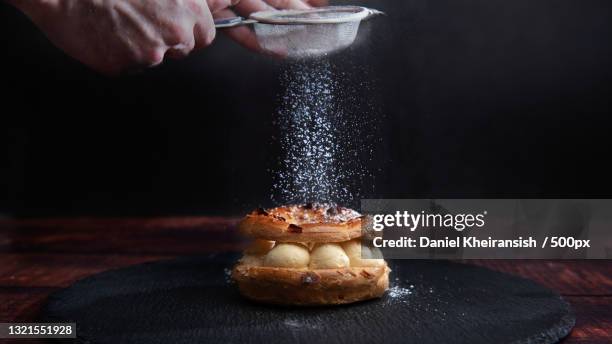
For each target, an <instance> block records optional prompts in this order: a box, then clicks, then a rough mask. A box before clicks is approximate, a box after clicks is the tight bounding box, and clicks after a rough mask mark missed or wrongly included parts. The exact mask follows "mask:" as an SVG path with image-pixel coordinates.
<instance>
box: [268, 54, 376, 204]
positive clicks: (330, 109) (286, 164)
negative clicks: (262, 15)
mask: <svg viewBox="0 0 612 344" xmlns="http://www.w3.org/2000/svg"><path fill="white" fill-rule="evenodd" d="M355 79H359V77H358V78H355V76H354V75H350V76H349V75H347V73H346V72H342V71H340V70H339V69H338V68H337V67H336V65H335V64H334V63H333V62H331V61H330V60H327V59H324V60H316V61H300V62H296V63H293V64H289V65H287V68H286V69H285V70H284V72H283V74H282V75H281V84H282V86H283V88H284V94H283V95H282V97H281V99H280V106H279V109H278V112H277V120H276V126H277V128H278V131H279V134H278V138H277V140H278V142H279V143H280V149H281V152H280V157H279V160H278V161H277V162H276V166H275V168H274V169H273V171H272V172H273V181H274V184H273V187H272V201H273V202H275V203H277V204H289V203H307V202H328V203H337V204H341V205H344V206H356V205H358V201H359V199H360V198H361V197H362V196H363V191H364V185H369V186H370V187H373V185H374V183H373V181H372V179H373V178H374V175H373V174H372V173H371V172H370V167H369V165H370V162H371V161H370V160H371V158H372V154H373V150H372V146H373V141H374V140H372V136H373V135H375V132H376V128H377V126H376V123H375V122H376V121H375V111H373V107H372V106H371V105H370V104H369V103H368V101H367V99H365V97H363V96H362V94H360V92H362V91H364V90H366V91H367V90H368V88H369V85H368V84H367V81H366V80H361V81H360V82H358V83H357V84H355ZM361 79H363V78H361Z"/></svg>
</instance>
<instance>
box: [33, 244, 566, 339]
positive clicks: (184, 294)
mask: <svg viewBox="0 0 612 344" xmlns="http://www.w3.org/2000/svg"><path fill="white" fill-rule="evenodd" d="M234 259H235V256H228V255H222V256H209V257H201V258H193V257H192V258H183V259H178V260H172V261H162V262H155V263H148V264H143V265H137V266H133V267H129V268H124V269H120V270H113V271H108V272H105V273H101V274H98V275H95V276H91V277H88V278H86V279H84V280H81V281H78V282H76V283H75V284H74V285H72V286H71V287H69V288H67V289H65V290H62V291H60V292H58V293H56V294H54V295H52V296H51V297H50V298H49V301H48V304H47V306H46V307H45V309H44V310H43V319H44V320H47V321H66V322H76V323H77V334H78V336H79V339H81V340H82V341H83V342H91V343H99V344H102V343H225V344H227V343H252V342H265V343H323V342H324V343H369V344H371V343H380V342H383V341H384V342H385V343H472V344H473V343H487V344H489V343H554V342H556V341H558V340H560V339H561V338H563V337H564V336H566V335H567V334H568V333H569V332H570V331H571V329H572V327H573V325H574V323H575V318H574V315H573V314H572V312H571V309H570V307H569V305H568V304H567V303H566V302H565V301H564V300H563V299H561V297H560V296H559V295H557V294H555V293H553V292H552V291H550V290H548V289H545V288H543V287H542V286H540V285H538V284H536V283H534V282H532V281H529V280H526V279H521V278H517V277H513V276H509V275H506V274H502V273H498V272H494V271H491V270H488V269H484V268H480V267H476V266H471V265H464V264H457V263H451V262H445V261H424V260H412V261H407V260H405V261H394V262H390V265H391V268H392V269H393V272H392V275H391V276H392V277H391V283H392V286H393V287H394V288H392V289H391V290H390V292H389V293H388V294H387V295H386V296H385V297H384V298H382V299H380V300H374V301H366V302H362V303H358V304H353V305H347V306H340V307H318V308H283V307H272V306H265V305H258V304H255V303H252V302H249V301H247V300H244V299H243V298H242V297H240V295H239V294H238V293H237V291H236V288H235V286H233V285H231V284H230V283H229V276H228V273H229V267H230V266H231V264H232V262H233V260H234ZM411 286H412V287H411Z"/></svg>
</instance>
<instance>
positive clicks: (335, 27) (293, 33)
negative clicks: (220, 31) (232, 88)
mask: <svg viewBox="0 0 612 344" xmlns="http://www.w3.org/2000/svg"><path fill="white" fill-rule="evenodd" d="M377 14H382V12H380V11H377V10H374V9H370V8H366V7H360V6H328V7H319V8H313V9H307V10H278V11H261V12H255V13H252V14H251V15H250V17H249V19H244V18H242V17H233V18H226V19H219V20H215V27H217V28H227V27H234V26H238V25H249V24H253V25H254V29H255V34H256V36H257V41H258V42H259V45H260V46H261V47H262V48H263V49H264V50H266V51H268V52H270V53H273V54H277V55H282V56H286V57H288V58H297V59H300V58H310V57H317V56H321V55H325V54H329V53H332V52H335V51H338V50H341V49H344V48H346V47H348V46H349V45H351V44H352V43H353V42H354V41H355V38H356V37H357V31H358V30H359V24H360V23H361V21H362V20H364V19H367V18H370V17H372V16H373V15H377Z"/></svg>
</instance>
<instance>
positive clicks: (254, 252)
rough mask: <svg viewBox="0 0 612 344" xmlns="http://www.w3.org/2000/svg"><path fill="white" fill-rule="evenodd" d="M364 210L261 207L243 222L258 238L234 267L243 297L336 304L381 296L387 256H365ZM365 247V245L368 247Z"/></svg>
mask: <svg viewBox="0 0 612 344" xmlns="http://www.w3.org/2000/svg"><path fill="white" fill-rule="evenodd" d="M361 220H362V217H361V215H360V214H359V213H358V212H356V211H354V210H351V209H347V208H343V207H338V206H335V205H334V206H330V205H326V204H306V205H291V206H284V207H278V208H274V209H265V210H264V209H258V210H256V211H254V212H252V213H251V214H249V215H247V216H246V218H245V219H244V220H242V221H241V222H240V224H239V228H240V231H241V232H242V233H243V234H245V235H247V236H250V237H252V238H254V239H255V241H254V242H253V244H252V245H251V246H250V247H248V248H247V249H246V250H245V251H244V255H243V257H242V258H241V259H240V260H239V261H238V264H237V265H236V266H235V267H234V269H233V271H232V278H233V279H234V280H235V281H236V283H237V284H238V288H239V290H240V293H241V294H242V295H244V296H245V297H247V298H249V299H252V300H255V301H259V302H265V303H273V304H284V305H335V304H345V303H351V302H356V301H362V300H367V299H372V298H377V297H381V296H382V295H383V294H384V293H385V291H386V290H387V289H388V286H389V271H390V269H389V267H388V266H387V263H386V262H385V261H384V260H383V259H362V254H361V253H362V252H361V250H362V246H361V241H360V236H361ZM366 249H367V248H366Z"/></svg>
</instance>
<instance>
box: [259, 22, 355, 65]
mask: <svg viewBox="0 0 612 344" xmlns="http://www.w3.org/2000/svg"><path fill="white" fill-rule="evenodd" d="M358 29H359V21H351V22H345V23H336V24H301V25H277V24H262V23H257V24H255V33H256V35H257V40H258V41H259V44H260V45H261V47H262V48H263V49H265V50H267V51H269V52H272V53H274V54H277V55H282V56H286V57H288V58H296V59H300V58H310V57H316V56H321V55H325V54H329V53H332V52H334V51H337V50H341V49H344V48H346V47H348V46H349V45H351V44H352V43H353V41H354V40H355V38H356V36H357V31H358Z"/></svg>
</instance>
